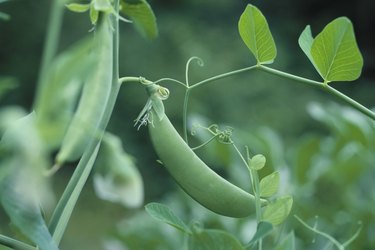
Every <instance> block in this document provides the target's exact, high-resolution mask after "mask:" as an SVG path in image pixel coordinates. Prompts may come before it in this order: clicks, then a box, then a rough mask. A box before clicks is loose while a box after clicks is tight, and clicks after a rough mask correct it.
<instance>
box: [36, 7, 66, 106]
mask: <svg viewBox="0 0 375 250" xmlns="http://www.w3.org/2000/svg"><path fill="white" fill-rule="evenodd" d="M51 2H52V6H51V11H50V17H49V20H48V27H47V36H46V38H45V42H44V49H43V56H42V62H41V66H40V69H39V75H38V76H39V77H38V81H37V86H36V93H35V99H34V100H35V101H38V100H40V95H41V93H42V92H43V89H44V88H45V87H46V86H45V85H47V84H48V82H47V75H48V70H49V66H50V65H51V62H52V59H53V57H54V56H55V54H56V51H57V46H58V41H59V38H60V31H61V24H62V18H63V14H64V2H63V1H62V0H53V1H51ZM33 105H34V107H35V106H36V103H34V104H33Z"/></svg>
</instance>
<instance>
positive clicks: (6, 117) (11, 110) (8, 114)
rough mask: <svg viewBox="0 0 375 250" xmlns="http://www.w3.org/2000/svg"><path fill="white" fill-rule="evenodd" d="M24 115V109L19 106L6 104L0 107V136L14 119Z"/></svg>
mask: <svg viewBox="0 0 375 250" xmlns="http://www.w3.org/2000/svg"><path fill="white" fill-rule="evenodd" d="M26 115H27V113H26V111H25V110H24V109H23V108H21V107H19V106H6V107H4V108H2V109H0V136H1V135H2V134H3V133H4V132H5V130H6V129H7V128H9V126H10V125H11V124H12V123H13V122H14V121H16V120H18V119H21V118H22V117H24V116H26Z"/></svg>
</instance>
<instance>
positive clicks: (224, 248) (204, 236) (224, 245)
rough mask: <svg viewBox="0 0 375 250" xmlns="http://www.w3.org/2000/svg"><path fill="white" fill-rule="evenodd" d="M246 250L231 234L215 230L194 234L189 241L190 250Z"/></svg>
mask: <svg viewBox="0 0 375 250" xmlns="http://www.w3.org/2000/svg"><path fill="white" fill-rule="evenodd" d="M212 249H215V250H228V249H230V250H244V248H243V247H242V245H241V243H240V242H239V241H238V240H237V239H236V238H235V237H234V236H233V235H231V234H229V233H227V232H225V231H221V230H214V229H206V230H201V231H198V232H194V234H193V235H191V236H189V239H188V250H212Z"/></svg>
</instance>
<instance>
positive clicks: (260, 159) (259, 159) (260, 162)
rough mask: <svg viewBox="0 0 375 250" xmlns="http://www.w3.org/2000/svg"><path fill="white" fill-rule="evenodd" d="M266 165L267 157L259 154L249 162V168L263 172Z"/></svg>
mask: <svg viewBox="0 0 375 250" xmlns="http://www.w3.org/2000/svg"><path fill="white" fill-rule="evenodd" d="M265 165H266V157H264V155H261V154H258V155H255V156H253V157H252V158H251V159H250V161H249V167H250V169H252V170H261V169H262V168H264V166H265Z"/></svg>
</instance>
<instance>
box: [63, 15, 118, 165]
mask: <svg viewBox="0 0 375 250" xmlns="http://www.w3.org/2000/svg"><path fill="white" fill-rule="evenodd" d="M94 36H95V37H94V39H95V41H94V64H95V65H94V67H93V68H92V72H90V74H89V76H88V79H87V80H86V82H85V83H84V86H83V91H82V96H81V98H80V101H79V103H78V108H77V111H76V112H75V114H74V117H73V120H72V122H71V123H70V125H69V128H68V130H67V132H66V134H65V137H64V140H63V143H62V146H61V148H60V151H59V153H58V154H57V156H56V164H57V165H61V164H63V163H64V162H66V161H75V160H78V159H79V158H80V157H81V156H82V154H83V152H84V150H85V148H86V147H87V145H88V144H89V143H90V141H91V140H92V139H93V138H94V137H95V136H96V135H97V132H98V131H97V130H98V127H99V123H100V121H101V119H102V117H103V114H104V111H105V107H106V104H107V101H108V97H109V93H110V90H111V80H112V68H113V67H112V64H113V59H112V57H113V32H112V28H111V22H110V18H109V15H108V14H102V15H101V20H100V22H99V23H98V28H97V32H95V34H94Z"/></svg>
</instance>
